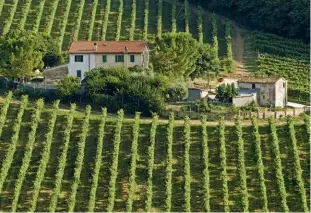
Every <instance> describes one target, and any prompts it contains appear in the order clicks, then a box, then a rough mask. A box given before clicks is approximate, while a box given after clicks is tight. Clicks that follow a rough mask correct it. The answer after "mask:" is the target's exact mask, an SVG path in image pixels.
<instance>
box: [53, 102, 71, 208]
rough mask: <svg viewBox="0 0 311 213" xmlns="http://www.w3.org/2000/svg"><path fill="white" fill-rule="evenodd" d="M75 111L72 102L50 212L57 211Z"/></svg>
mask: <svg viewBox="0 0 311 213" xmlns="http://www.w3.org/2000/svg"><path fill="white" fill-rule="evenodd" d="M75 111H76V105H75V104H71V106H70V113H69V115H68V118H67V126H66V129H65V132H64V141H63V145H62V153H61V156H60V157H59V161H58V169H57V172H56V175H55V184H54V189H53V192H52V197H51V199H50V206H49V212H55V210H56V206H57V200H58V196H59V194H60V190H61V185H62V179H63V176H64V171H65V167H66V161H67V152H68V148H69V143H70V132H71V129H72V124H73V118H74V114H75Z"/></svg>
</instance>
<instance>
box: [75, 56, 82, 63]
mask: <svg viewBox="0 0 311 213" xmlns="http://www.w3.org/2000/svg"><path fill="white" fill-rule="evenodd" d="M75 62H83V55H75Z"/></svg>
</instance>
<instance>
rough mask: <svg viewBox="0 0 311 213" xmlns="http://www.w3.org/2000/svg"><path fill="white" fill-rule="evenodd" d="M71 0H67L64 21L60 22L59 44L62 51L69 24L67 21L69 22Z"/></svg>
mask: <svg viewBox="0 0 311 213" xmlns="http://www.w3.org/2000/svg"><path fill="white" fill-rule="evenodd" d="M71 2H72V0H66V8H65V12H64V15H63V18H62V21H61V22H60V36H59V38H58V46H59V51H60V52H61V51H62V46H63V41H64V36H65V31H66V26H67V22H68V17H69V12H70V7H71Z"/></svg>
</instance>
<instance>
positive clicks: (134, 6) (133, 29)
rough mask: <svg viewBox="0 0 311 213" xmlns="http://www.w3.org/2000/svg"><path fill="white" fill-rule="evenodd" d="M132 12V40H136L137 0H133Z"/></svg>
mask: <svg viewBox="0 0 311 213" xmlns="http://www.w3.org/2000/svg"><path fill="white" fill-rule="evenodd" d="M132 1H133V3H132V14H131V28H130V41H133V40H134V33H135V27H136V0H132Z"/></svg>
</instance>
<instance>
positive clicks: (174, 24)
mask: <svg viewBox="0 0 311 213" xmlns="http://www.w3.org/2000/svg"><path fill="white" fill-rule="evenodd" d="M172 4H173V5H172V33H176V31H177V24H176V0H173V2H172Z"/></svg>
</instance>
